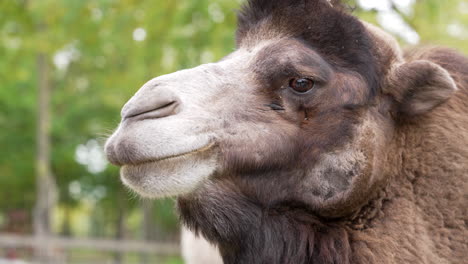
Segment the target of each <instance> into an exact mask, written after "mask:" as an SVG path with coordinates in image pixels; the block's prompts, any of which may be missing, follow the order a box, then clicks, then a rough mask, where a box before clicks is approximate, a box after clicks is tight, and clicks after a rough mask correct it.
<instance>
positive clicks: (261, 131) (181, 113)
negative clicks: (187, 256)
mask: <svg viewBox="0 0 468 264" xmlns="http://www.w3.org/2000/svg"><path fill="white" fill-rule="evenodd" d="M237 42H238V49H237V50H236V51H234V52H233V53H231V54H229V55H228V56H226V57H225V58H223V59H222V60H221V61H219V62H217V63H211V64H205V65H201V66H198V67H196V68H193V69H188V70H183V71H179V72H176V73H172V74H169V75H165V76H161V77H157V78H154V79H152V80H150V81H149V82H147V83H146V84H145V85H143V87H142V88H140V90H139V91H138V92H137V93H136V94H135V96H134V97H133V98H131V99H130V100H129V101H128V102H127V104H126V105H125V106H124V107H123V109H122V122H121V123H120V125H119V127H118V128H117V130H116V131H115V133H114V134H113V135H112V136H111V137H110V138H109V140H108V142H107V144H106V152H107V155H108V158H109V160H110V161H111V162H112V163H114V164H116V165H119V166H122V169H121V177H122V180H123V182H124V183H125V184H126V185H127V186H129V187H130V188H131V189H133V190H135V191H136V192H138V193H140V194H141V195H143V196H147V197H162V196H181V197H184V198H193V199H195V198H196V199H205V198H206V197H215V196H210V195H212V194H215V193H216V194H217V195H218V196H216V197H218V198H219V199H220V200H222V196H223V194H226V195H227V194H228V193H236V194H237V195H242V196H245V197H248V198H249V199H250V200H251V201H254V202H255V203H258V204H262V205H266V206H274V205H277V204H281V203H282V202H291V201H293V202H296V203H297V204H300V205H302V206H306V207H308V208H309V209H310V210H313V211H315V212H317V214H319V215H322V216H327V217H337V216H342V215H344V214H347V213H350V212H352V211H353V210H355V209H356V208H357V207H359V206H360V205H362V204H363V203H364V202H366V200H367V199H368V197H369V196H370V195H371V194H372V193H373V191H374V190H375V189H376V187H377V185H379V184H382V183H384V182H385V181H386V179H385V175H386V174H385V164H386V160H387V156H388V155H392V154H393V153H389V152H388V147H389V145H390V144H391V141H392V138H393V135H394V133H395V129H396V128H397V126H398V122H397V120H399V117H401V116H406V117H411V116H414V115H420V114H424V113H426V112H428V111H429V110H431V109H432V108H434V107H435V106H437V105H438V104H440V103H442V102H444V101H445V100H446V99H448V98H449V96H450V95H451V94H452V92H453V91H454V89H455V86H454V83H453V80H452V79H451V78H450V76H449V75H448V73H447V72H446V71H445V70H443V69H442V68H441V67H439V66H437V65H435V64H432V63H430V62H428V61H416V62H404V61H403V58H402V54H401V51H400V49H399V47H398V44H397V43H396V41H395V40H394V39H393V38H391V37H390V36H388V35H387V34H385V33H383V32H382V31H380V30H379V29H376V28H375V27H373V26H371V25H368V24H364V23H362V22H360V21H359V20H357V19H355V18H354V17H351V16H349V15H347V14H345V13H344V12H343V11H341V10H340V9H338V8H336V7H331V6H330V4H329V3H328V1H326V0H323V1H322V0H308V1H304V0H301V1H299V0H281V1H267V0H251V1H249V4H247V5H246V6H245V7H244V9H243V11H242V12H241V13H240V15H239V29H238V32H237Z"/></svg>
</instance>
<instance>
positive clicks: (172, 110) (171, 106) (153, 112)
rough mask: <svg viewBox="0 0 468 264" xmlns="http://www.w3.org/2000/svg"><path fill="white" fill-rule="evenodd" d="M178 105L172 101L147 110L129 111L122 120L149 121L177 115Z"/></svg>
mask: <svg viewBox="0 0 468 264" xmlns="http://www.w3.org/2000/svg"><path fill="white" fill-rule="evenodd" d="M178 105H179V103H178V102H176V101H172V102H168V103H166V104H164V105H161V106H157V107H155V108H153V109H149V110H147V109H141V108H136V109H135V110H134V111H130V112H129V113H128V114H127V115H126V116H124V119H130V118H138V119H151V118H162V117H166V116H171V115H175V114H176V113H177V108H178Z"/></svg>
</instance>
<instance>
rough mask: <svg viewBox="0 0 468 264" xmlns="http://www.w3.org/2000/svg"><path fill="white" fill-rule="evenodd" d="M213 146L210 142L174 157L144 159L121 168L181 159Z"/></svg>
mask: <svg viewBox="0 0 468 264" xmlns="http://www.w3.org/2000/svg"><path fill="white" fill-rule="evenodd" d="M214 145H215V143H214V142H211V143H209V144H207V145H205V146H203V147H201V148H197V149H194V150H191V151H187V152H183V153H179V154H174V155H169V156H164V157H158V158H152V159H146V160H142V161H137V162H133V163H131V164H124V165H123V166H139V165H144V164H148V163H156V162H160V161H165V160H170V159H175V158H181V157H185V156H189V155H193V154H196V153H202V152H205V151H208V150H210V149H211V148H212V147H214Z"/></svg>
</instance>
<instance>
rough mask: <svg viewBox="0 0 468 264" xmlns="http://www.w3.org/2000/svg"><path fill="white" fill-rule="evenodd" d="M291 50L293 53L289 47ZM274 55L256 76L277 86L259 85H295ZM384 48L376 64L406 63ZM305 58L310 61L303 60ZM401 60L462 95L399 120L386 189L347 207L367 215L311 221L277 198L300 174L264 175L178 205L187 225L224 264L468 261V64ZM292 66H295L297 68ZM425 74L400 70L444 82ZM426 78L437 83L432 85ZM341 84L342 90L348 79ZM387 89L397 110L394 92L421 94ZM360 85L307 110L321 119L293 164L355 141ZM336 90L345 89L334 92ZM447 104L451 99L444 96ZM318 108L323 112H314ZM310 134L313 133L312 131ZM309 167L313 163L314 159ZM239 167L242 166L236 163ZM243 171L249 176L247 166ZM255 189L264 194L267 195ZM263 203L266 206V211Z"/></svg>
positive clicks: (451, 55) (439, 56)
mask: <svg viewBox="0 0 468 264" xmlns="http://www.w3.org/2000/svg"><path fill="white" fill-rule="evenodd" d="M258 2H261V1H258ZM254 3H256V2H254ZM261 4H262V3H261ZM262 5H263V4H262ZM266 5H268V4H266ZM280 5H281V4H280ZM266 12H267V11H265V13H266ZM244 16H245V14H244ZM251 16H260V14H255V15H251ZM242 23H244V24H245V23H246V22H243V21H242V20H241V29H240V30H239V33H238V35H240V36H241V38H242V36H243V35H248V33H246V31H247V30H246V29H244V28H242ZM254 24H255V23H254ZM373 37H374V36H373ZM343 39H346V38H343ZM331 41H332V42H333V43H335V42H336V40H331ZM334 41H335V42H334ZM373 41H374V43H375V45H379V44H378V42H379V41H381V40H380V39H378V38H374V39H373ZM240 42H241V43H242V41H240ZM285 46H289V47H293V49H294V45H293V44H287V45H285ZM319 46H320V44H319ZM273 47H275V48H278V51H274V50H268V49H265V50H264V52H265V54H278V55H279V56H275V57H271V56H268V55H267V56H265V58H262V59H260V60H259V61H260V62H261V63H262V64H261V65H258V68H259V70H256V71H255V72H257V76H265V74H264V73H262V71H261V70H260V69H268V70H267V73H268V74H271V76H272V77H268V76H265V77H261V78H260V79H259V80H260V82H264V81H265V80H268V81H269V83H276V82H278V81H275V80H274V79H272V78H281V76H280V75H281V73H284V74H285V75H287V76H290V74H289V73H287V72H286V73H285V70H282V69H278V70H275V69H276V68H277V67H280V66H281V65H283V67H284V65H288V64H287V63H286V64H285V63H284V62H283V63H278V62H275V61H271V60H274V58H282V56H281V55H280V54H281V52H287V50H288V48H287V47H279V46H272V48H273ZM385 47H388V46H386V45H382V46H381V48H380V49H379V50H377V49H370V50H371V51H372V52H373V55H374V56H375V58H376V59H377V61H378V62H379V63H380V65H389V63H395V64H396V63H398V61H399V60H402V58H401V57H400V56H399V55H398V54H394V53H393V52H395V51H394V50H393V49H392V48H391V47H388V48H387V50H385ZM295 52H300V49H299V50H298V49H297V48H296V49H295ZM319 52H320V49H319ZM322 52H323V51H322ZM325 53H327V52H325ZM331 53H333V52H331ZM321 54H323V53H321ZM260 56H261V55H260ZM299 57H300V58H302V59H305V58H307V56H305V55H302V56H299ZM283 58H284V57H283ZM289 58H291V57H290V56H289ZM404 60H405V61H417V60H426V61H431V62H432V63H434V64H435V65H439V66H441V67H443V68H444V69H445V70H447V71H448V72H449V73H450V74H451V76H452V77H453V79H454V80H455V82H456V85H457V86H458V87H459V89H460V91H458V93H457V94H456V96H454V98H453V99H451V100H450V101H449V102H448V103H446V104H444V105H443V106H441V107H438V108H436V109H435V110H434V111H432V112H431V113H430V114H425V115H424V114H423V115H421V116H416V117H414V116H413V117H410V116H406V115H401V114H399V115H398V116H399V117H398V118H397V119H396V120H395V123H394V125H395V127H394V128H393V129H394V130H395V131H394V134H393V136H391V137H392V138H391V141H390V143H389V144H388V145H387V147H386V149H385V153H379V154H378V155H381V159H383V160H385V161H386V162H385V167H384V171H383V172H382V173H383V175H384V177H383V178H385V181H384V182H385V183H384V184H383V185H382V186H381V187H378V188H377V189H376V191H375V192H371V196H370V197H361V198H359V197H358V201H354V202H352V201H348V202H349V204H348V205H349V208H356V207H358V208H359V206H356V204H361V203H362V201H367V202H366V205H364V206H361V209H359V210H356V211H354V212H353V211H350V215H348V216H344V217H340V218H337V219H328V220H327V219H326V218H322V217H320V216H317V214H316V213H314V210H317V208H310V205H306V204H302V203H300V202H299V203H298V202H297V201H294V200H282V198H281V197H282V196H284V197H288V195H287V194H282V192H283V191H282V190H292V189H294V187H289V186H293V185H294V183H291V182H290V181H294V179H297V178H298V175H296V176H294V175H291V173H287V172H283V171H276V172H274V174H276V175H274V176H273V175H271V173H268V172H267V173H262V172H261V171H262V170H263V169H262V170H260V171H257V172H256V173H255V174H256V175H252V174H250V175H244V176H243V177H241V178H238V177H237V176H235V175H233V176H232V177H227V176H226V175H222V176H221V175H219V176H218V178H219V179H217V180H215V181H214V182H213V185H209V186H207V187H206V188H202V190H200V192H199V193H198V192H197V193H196V194H195V195H194V196H189V197H184V198H180V199H179V209H180V210H181V216H182V220H183V221H184V223H185V224H187V225H188V226H189V227H191V228H193V229H194V230H197V231H200V232H201V233H202V234H203V235H204V236H206V237H207V238H208V239H209V240H211V241H213V242H214V243H216V244H218V245H219V247H220V250H221V253H222V255H223V258H224V261H225V263H463V262H464V260H465V259H466V257H467V255H466V254H467V253H466V252H468V248H467V244H468V241H467V239H468V231H467V219H468V215H467V210H466V202H467V200H466V191H467V185H466V182H467V178H466V176H467V172H468V148H467V142H468V126H467V124H468V114H467V113H468V98H467V96H468V83H467V81H468V60H467V59H466V58H464V57H462V56H461V55H459V54H457V53H455V52H453V51H450V50H444V49H433V50H425V51H416V52H412V53H409V54H407V55H406V56H405V58H404ZM315 61H317V60H315ZM331 61H333V59H332V60H331ZM384 63H385V64H384ZM299 64H300V63H299ZM305 64H306V65H309V66H310V65H311V63H305ZM325 64H326V63H322V66H319V67H324V66H323V65H325ZM291 65H298V62H293V63H291ZM332 67H339V66H336V65H334V66H332ZM288 69H289V70H294V67H291V66H290V67H288ZM376 69H377V72H381V73H385V74H386V75H387V76H388V78H390V79H391V78H392V77H391V74H394V72H391V69H387V68H385V67H382V68H380V66H376ZM420 69H421V68H420V67H419V69H418V67H415V68H414V70H413V72H411V71H408V69H406V71H405V70H404V69H403V68H402V69H400V71H401V72H404V73H405V74H408V75H412V76H417V75H418V74H420V75H421V74H422V76H421V77H415V80H417V81H419V82H426V81H427V82H429V83H439V82H438V81H437V80H436V79H437V78H439V77H438V76H434V77H429V76H427V75H424V74H425V73H424V72H422V71H421V70H420ZM325 72H326V70H325ZM415 74H416V75H415ZM323 76H327V74H324V75H323ZM264 78H266V79H264ZM430 78H434V80H436V81H430V80H431V79H430ZM337 79H338V80H341V81H342V82H343V79H342V78H337ZM401 79H402V80H408V79H407V78H401ZM428 80H429V81H428ZM393 81H397V82H398V80H393ZM382 82H383V83H384V84H386V85H387V88H386V89H387V92H388V93H390V94H392V95H391V96H392V97H393V98H395V100H396V101H405V100H407V99H405V98H408V96H409V95H408V94H405V93H408V92H407V91H402V92H401V93H400V94H399V95H397V93H399V91H396V90H395V89H397V88H398V87H400V89H403V88H405V87H420V86H424V85H425V84H423V83H419V84H418V83H414V82H412V81H410V82H411V83H410V84H407V85H402V84H401V83H396V84H395V86H392V85H390V84H389V82H392V81H386V80H385V81H382ZM279 83H281V81H279ZM345 83H346V84H347V85H346V86H343V87H346V89H353V85H350V84H352V83H353V82H345ZM356 84H357V86H356V87H357V88H356V89H354V90H351V91H350V93H349V94H350V95H351V97H352V98H349V97H348V96H347V95H346V94H347V92H346V91H345V90H341V91H340V90H334V92H335V94H333V95H330V97H328V96H326V95H323V96H324V97H323V98H321V97H320V96H317V97H315V100H317V102H314V101H310V102H309V104H310V105H311V106H314V107H313V108H310V109H308V108H307V107H306V109H307V112H309V114H311V115H314V116H315V118H314V119H313V120H312V121H311V122H314V123H307V124H304V133H305V134H304V136H303V137H302V138H303V139H302V140H300V141H299V142H298V145H296V147H297V146H301V147H304V152H303V153H302V154H300V156H299V157H297V156H290V157H292V158H293V159H297V158H299V160H300V159H301V158H300V157H309V158H310V157H314V156H317V155H318V153H317V155H314V152H310V151H309V150H316V151H318V152H323V151H330V150H331V149H334V148H338V147H342V146H343V145H342V144H343V142H348V141H349V139H347V138H348V136H349V137H352V136H351V134H348V133H349V131H352V129H351V128H352V123H348V122H350V120H353V119H354V118H357V119H360V118H362V116H361V115H360V114H359V109H360V108H361V107H362V106H363V105H365V104H367V102H368V101H366V99H365V98H366V97H363V96H362V95H361V96H357V95H359V94H362V93H360V92H359V90H358V88H359V87H360V84H359V81H357V82H356ZM398 84H399V85H400V86H398ZM333 86H335V87H340V85H339V84H338V83H335V84H333ZM392 87H394V88H392ZM401 87H403V88H401ZM449 88H451V87H449ZM388 90H390V91H388ZM441 90H443V89H441ZM364 94H366V93H365V92H364ZM367 94H368V93H367ZM450 95H451V93H449V94H448V95H447V96H450ZM325 98H326V99H325ZM382 98H384V99H374V100H377V102H378V103H379V104H382V105H381V106H380V107H381V108H382V109H386V108H388V103H386V99H385V98H386V97H385V96H383V97H382ZM337 99H338V100H342V101H341V102H340V103H337V104H336V106H340V108H334V107H333V106H334V105H335V103H331V102H332V101H333V100H337ZM272 100H273V101H274V100H275V99H274V98H272ZM408 100H409V99H408ZM441 101H442V100H441ZM319 102H327V106H328V107H329V108H330V112H327V111H326V110H325V111H324V110H323V109H324V108H325V109H326V108H327V106H325V105H323V106H317V105H320V103H319ZM344 102H345V103H344ZM403 105H410V103H407V104H404V103H403ZM343 106H345V107H343ZM341 107H343V108H341ZM395 107H396V108H392V107H391V108H392V109H395V110H390V113H393V115H396V113H398V112H399V111H401V110H398V109H399V106H398V105H395ZM316 108H318V109H320V112H317V113H313V112H314V111H315V110H314V109H316ZM340 109H342V110H340ZM347 109H349V110H347ZM347 111H349V113H347ZM382 111H383V112H385V110H382ZM395 111H396V112H395ZM340 112H341V113H340ZM407 112H408V111H407ZM415 114H418V113H415ZM328 115H330V116H328ZM339 115H348V117H346V118H343V119H341V120H342V121H340V118H337V116H339ZM350 117H352V118H351V119H350ZM381 118H384V116H382V117H381ZM385 118H388V117H385ZM340 122H345V123H340ZM347 123H348V124H349V125H347ZM334 126H338V127H339V126H341V128H336V127H335V128H334ZM348 126H349V127H348ZM308 128H309V129H312V130H309V131H308ZM322 129H323V130H322ZM333 131H336V132H335V133H337V134H334V132H333ZM306 135H307V136H306ZM389 135H392V133H390V134H389ZM306 138H307V139H306ZM340 142H341V143H340ZM276 144H281V143H276ZM376 155H377V154H376ZM283 158H286V157H284V156H283ZM307 162H308V163H310V162H312V161H311V160H310V159H308V160H307ZM239 163H241V164H242V162H238V163H236V164H237V165H239ZM291 164H296V163H294V162H290V164H289V166H291V167H294V166H297V165H291ZM243 168H244V169H246V167H245V166H244V167H243ZM246 170H250V169H246ZM332 174H333V173H332ZM281 175H283V176H281ZM272 177H274V178H276V179H278V178H283V182H282V183H279V182H278V181H274V182H269V181H270V178H272ZM286 178H288V179H290V180H288V179H286ZM363 184H366V183H363ZM252 186H259V187H261V190H259V189H258V188H255V187H252ZM332 196H333V194H332ZM193 197H196V198H193ZM265 201H269V202H268V203H267V204H265ZM275 201H280V202H279V203H277V202H275ZM353 203H354V205H352V206H351V204H353ZM226 205H228V206H226ZM307 208H310V210H311V211H308V210H309V209H307ZM463 208H465V209H463ZM353 210H354V209H353ZM342 211H343V210H341V212H342ZM322 214H324V213H323V211H322ZM330 214H331V215H333V213H330ZM325 215H326V213H325Z"/></svg>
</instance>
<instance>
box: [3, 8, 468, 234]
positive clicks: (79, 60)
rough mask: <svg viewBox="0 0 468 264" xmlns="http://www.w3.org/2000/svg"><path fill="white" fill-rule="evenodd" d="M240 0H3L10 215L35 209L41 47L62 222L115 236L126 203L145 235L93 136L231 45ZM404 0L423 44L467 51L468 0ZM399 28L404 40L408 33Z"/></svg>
mask: <svg viewBox="0 0 468 264" xmlns="http://www.w3.org/2000/svg"><path fill="white" fill-rule="evenodd" d="M241 2H242V1H232V0H197V1H189V0H171V1H163V0H156V1H137V0H120V1H117V0H99V1H98V0H96V1H84V0H41V1H28V0H4V1H0V12H1V14H0V58H1V59H0V83H1V87H0V127H1V128H2V132H1V133H2V134H1V137H0V146H1V149H2V150H1V151H2V152H1V153H2V155H0V193H1V195H2V199H0V215H1V214H3V216H1V217H0V218H2V219H4V220H3V222H4V223H5V222H8V221H7V220H5V218H6V216H5V215H6V214H7V213H8V212H11V211H15V210H26V211H31V209H32V207H33V206H34V202H35V180H34V179H35V170H34V168H35V147H36V145H35V129H36V125H37V124H36V112H37V104H36V101H37V77H38V76H37V72H38V71H37V64H36V57H37V55H38V54H40V53H43V54H46V55H47V56H48V58H49V61H48V63H49V64H50V65H51V67H53V73H52V76H51V78H52V85H53V96H52V106H51V109H52V127H51V139H52V157H51V159H52V160H51V163H52V170H53V175H54V177H55V179H56V181H57V185H58V188H59V204H58V209H57V215H58V216H57V217H56V223H55V228H56V231H57V232H61V233H64V234H68V235H94V236H101V237H112V236H114V234H115V232H116V231H115V230H116V229H117V225H118V217H119V214H120V213H122V210H124V209H125V212H124V213H125V219H126V220H125V221H126V222H127V231H128V232H127V234H126V236H127V237H133V238H141V237H143V236H144V234H143V233H142V232H141V231H140V226H141V218H142V217H141V210H140V200H139V198H135V195H133V194H130V193H129V192H128V191H126V190H124V189H123V187H122V185H121V183H120V182H119V180H118V169H117V168H115V167H113V166H109V165H108V166H105V164H104V166H101V167H102V168H92V166H91V165H92V164H91V163H92V161H89V160H90V159H91V160H94V161H95V160H96V159H99V158H100V156H99V153H97V154H96V153H95V152H96V147H95V145H96V144H95V143H93V142H95V141H93V140H95V139H97V142H100V143H102V142H103V139H104V138H105V137H106V135H107V134H109V133H110V132H111V129H113V128H114V127H115V126H116V125H117V124H118V121H119V110H120V108H121V106H122V105H123V104H124V103H125V102H126V100H128V99H129V98H130V97H131V96H132V94H133V93H134V92H135V91H136V90H137V89H138V88H139V87H140V86H141V85H142V84H143V83H145V82H146V81H147V80H149V79H151V78H153V77H155V76H158V75H162V74H166V73H169V72H173V71H176V70H179V69H182V68H188V67H193V66H196V65H198V64H201V63H206V62H213V61H216V60H218V59H220V58H222V57H223V56H225V55H226V54H228V53H229V52H231V51H233V50H234V48H235V46H234V31H235V24H236V22H235V21H236V17H235V11H236V9H238V7H239V5H240V3H241ZM358 2H361V1H358ZM395 2H397V1H395ZM409 2H414V3H413V4H411V5H410V8H409V9H408V10H400V9H399V8H398V6H396V5H395V6H393V7H394V8H393V9H392V10H393V11H392V12H396V13H397V14H398V15H399V16H400V18H401V19H402V20H403V21H404V22H405V23H406V24H407V25H408V26H409V27H410V28H412V29H413V30H415V31H416V32H417V33H418V34H419V41H420V43H421V44H440V45H446V46H450V47H453V48H458V49H459V50H461V51H463V52H464V53H465V54H467V53H468V43H467V40H468V27H467V25H468V3H467V2H466V1H463V0H445V1H439V0H419V1H409ZM349 3H350V5H351V6H356V7H357V8H356V10H355V11H354V12H355V14H356V15H358V16H359V17H361V18H363V19H365V20H367V21H370V22H373V23H375V24H378V23H379V14H380V13H381V12H382V10H379V9H378V8H376V9H363V8H362V7H361V5H357V4H356V3H355V2H353V1H349ZM397 37H398V38H399V40H400V41H401V43H402V44H403V45H404V46H407V44H406V43H405V38H404V37H401V36H398V34H397ZM79 146H81V149H82V151H81V152H82V153H85V154H86V153H87V154H86V155H88V156H87V159H88V163H86V162H85V161H80V162H78V161H77V160H79V158H78V157H77V156H79V155H80V154H79V153H78V148H79ZM93 146H94V147H93ZM93 153H94V154H93ZM85 154H82V156H83V155H84V156H86V155H85ZM93 155H94V156H93ZM82 159H83V157H82ZM84 159H86V157H84ZM100 159H102V157H101V158H100ZM90 164H91V165H90ZM98 165H99V164H98ZM101 165H102V164H101ZM98 167H99V166H98ZM86 208H87V209H86ZM153 208H154V210H153V211H154V212H153V214H154V216H155V217H154V229H155V230H156V231H155V234H156V235H157V236H159V237H165V238H174V236H176V233H177V231H176V230H177V221H176V219H175V216H174V213H173V211H174V209H173V202H172V200H170V199H169V200H165V201H158V202H154V207H153ZM80 215H81V216H80ZM83 215H84V216H83ZM74 219H75V220H74ZM76 219H80V221H76ZM83 219H84V220H83ZM81 220H83V221H88V223H89V224H88V225H87V226H88V227H86V226H85V228H83V227H79V226H77V225H79V224H80V222H81ZM26 225H27V223H26ZM0 228H1V227H0ZM5 228H6V227H5ZM5 228H4V229H5Z"/></svg>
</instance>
